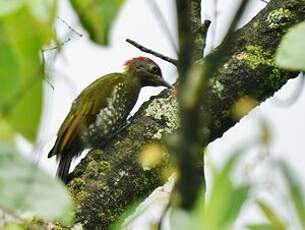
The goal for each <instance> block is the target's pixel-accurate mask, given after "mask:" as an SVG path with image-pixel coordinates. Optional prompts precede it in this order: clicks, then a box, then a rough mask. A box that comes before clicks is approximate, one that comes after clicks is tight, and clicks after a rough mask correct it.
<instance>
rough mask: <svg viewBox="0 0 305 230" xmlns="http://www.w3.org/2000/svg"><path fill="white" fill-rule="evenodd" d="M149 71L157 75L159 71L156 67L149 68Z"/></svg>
mask: <svg viewBox="0 0 305 230" xmlns="http://www.w3.org/2000/svg"><path fill="white" fill-rule="evenodd" d="M151 70H152V72H153V73H158V72H159V69H158V67H157V66H153V67H152V68H151Z"/></svg>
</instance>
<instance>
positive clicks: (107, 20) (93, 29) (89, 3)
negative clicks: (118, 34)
mask: <svg viewBox="0 0 305 230" xmlns="http://www.w3.org/2000/svg"><path fill="white" fill-rule="evenodd" d="M70 2H71V4H72V6H73V8H74V10H75V11H76V13H77V15H78V17H79V20H80V22H81V24H82V25H83V27H84V28H85V29H86V30H87V32H88V33H89V36H90V38H91V40H92V41H94V42H96V43H99V44H101V45H107V44H108V41H109V31H110V28H111V25H112V24H113V21H114V19H115V17H116V15H117V14H118V11H119V10H120V8H121V6H122V5H123V3H124V0H70Z"/></svg>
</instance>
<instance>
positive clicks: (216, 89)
mask: <svg viewBox="0 0 305 230" xmlns="http://www.w3.org/2000/svg"><path fill="white" fill-rule="evenodd" d="M211 85H212V91H213V93H215V94H216V95H217V96H218V97H219V98H221V97H222V92H223V90H224V86H223V84H222V83H221V82H220V81H219V80H215V81H213V82H212V83H211Z"/></svg>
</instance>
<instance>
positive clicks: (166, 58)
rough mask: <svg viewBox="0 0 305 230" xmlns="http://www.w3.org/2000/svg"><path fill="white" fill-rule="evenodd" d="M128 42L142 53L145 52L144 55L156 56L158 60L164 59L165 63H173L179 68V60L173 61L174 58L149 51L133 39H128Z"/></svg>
mask: <svg viewBox="0 0 305 230" xmlns="http://www.w3.org/2000/svg"><path fill="white" fill-rule="evenodd" d="M126 42H128V43H129V44H131V45H133V46H134V47H136V48H138V49H139V50H141V51H142V52H144V53H148V54H151V55H153V56H155V57H157V58H160V59H162V60H164V61H167V62H169V63H172V64H173V65H175V66H177V64H178V61H177V60H175V59H173V58H170V57H168V56H165V55H163V54H160V53H158V52H156V51H153V50H151V49H149V48H146V47H144V46H142V45H140V44H139V43H137V42H135V41H133V40H131V39H129V38H127V39H126Z"/></svg>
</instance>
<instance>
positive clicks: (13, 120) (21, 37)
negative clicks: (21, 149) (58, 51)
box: [0, 0, 56, 142]
mask: <svg viewBox="0 0 305 230" xmlns="http://www.w3.org/2000/svg"><path fill="white" fill-rule="evenodd" d="M0 9H1V10H0V34H1V37H0V82H1V84H0V119H1V121H0V122H1V123H2V124H3V123H4V122H3V121H2V120H5V121H7V124H6V125H10V126H11V129H10V130H14V131H15V132H18V133H20V134H22V135H23V136H24V137H25V138H27V139H28V140H29V141H31V142H33V141H34V140H35V138H36V135H37V130H38V126H39V122H40V116H41V107H42V80H43V68H42V64H41V61H40V57H39V52H40V50H41V48H42V46H43V45H45V44H47V42H49V41H50V39H51V38H52V37H53V32H52V31H53V22H54V18H55V12H56V1H55V0H37V1H32V0H19V1H18V0H13V1H6V0H0ZM6 130H7V129H5V130H1V131H0V132H1V134H0V136H3V135H4V134H3V132H5V131H6Z"/></svg>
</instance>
